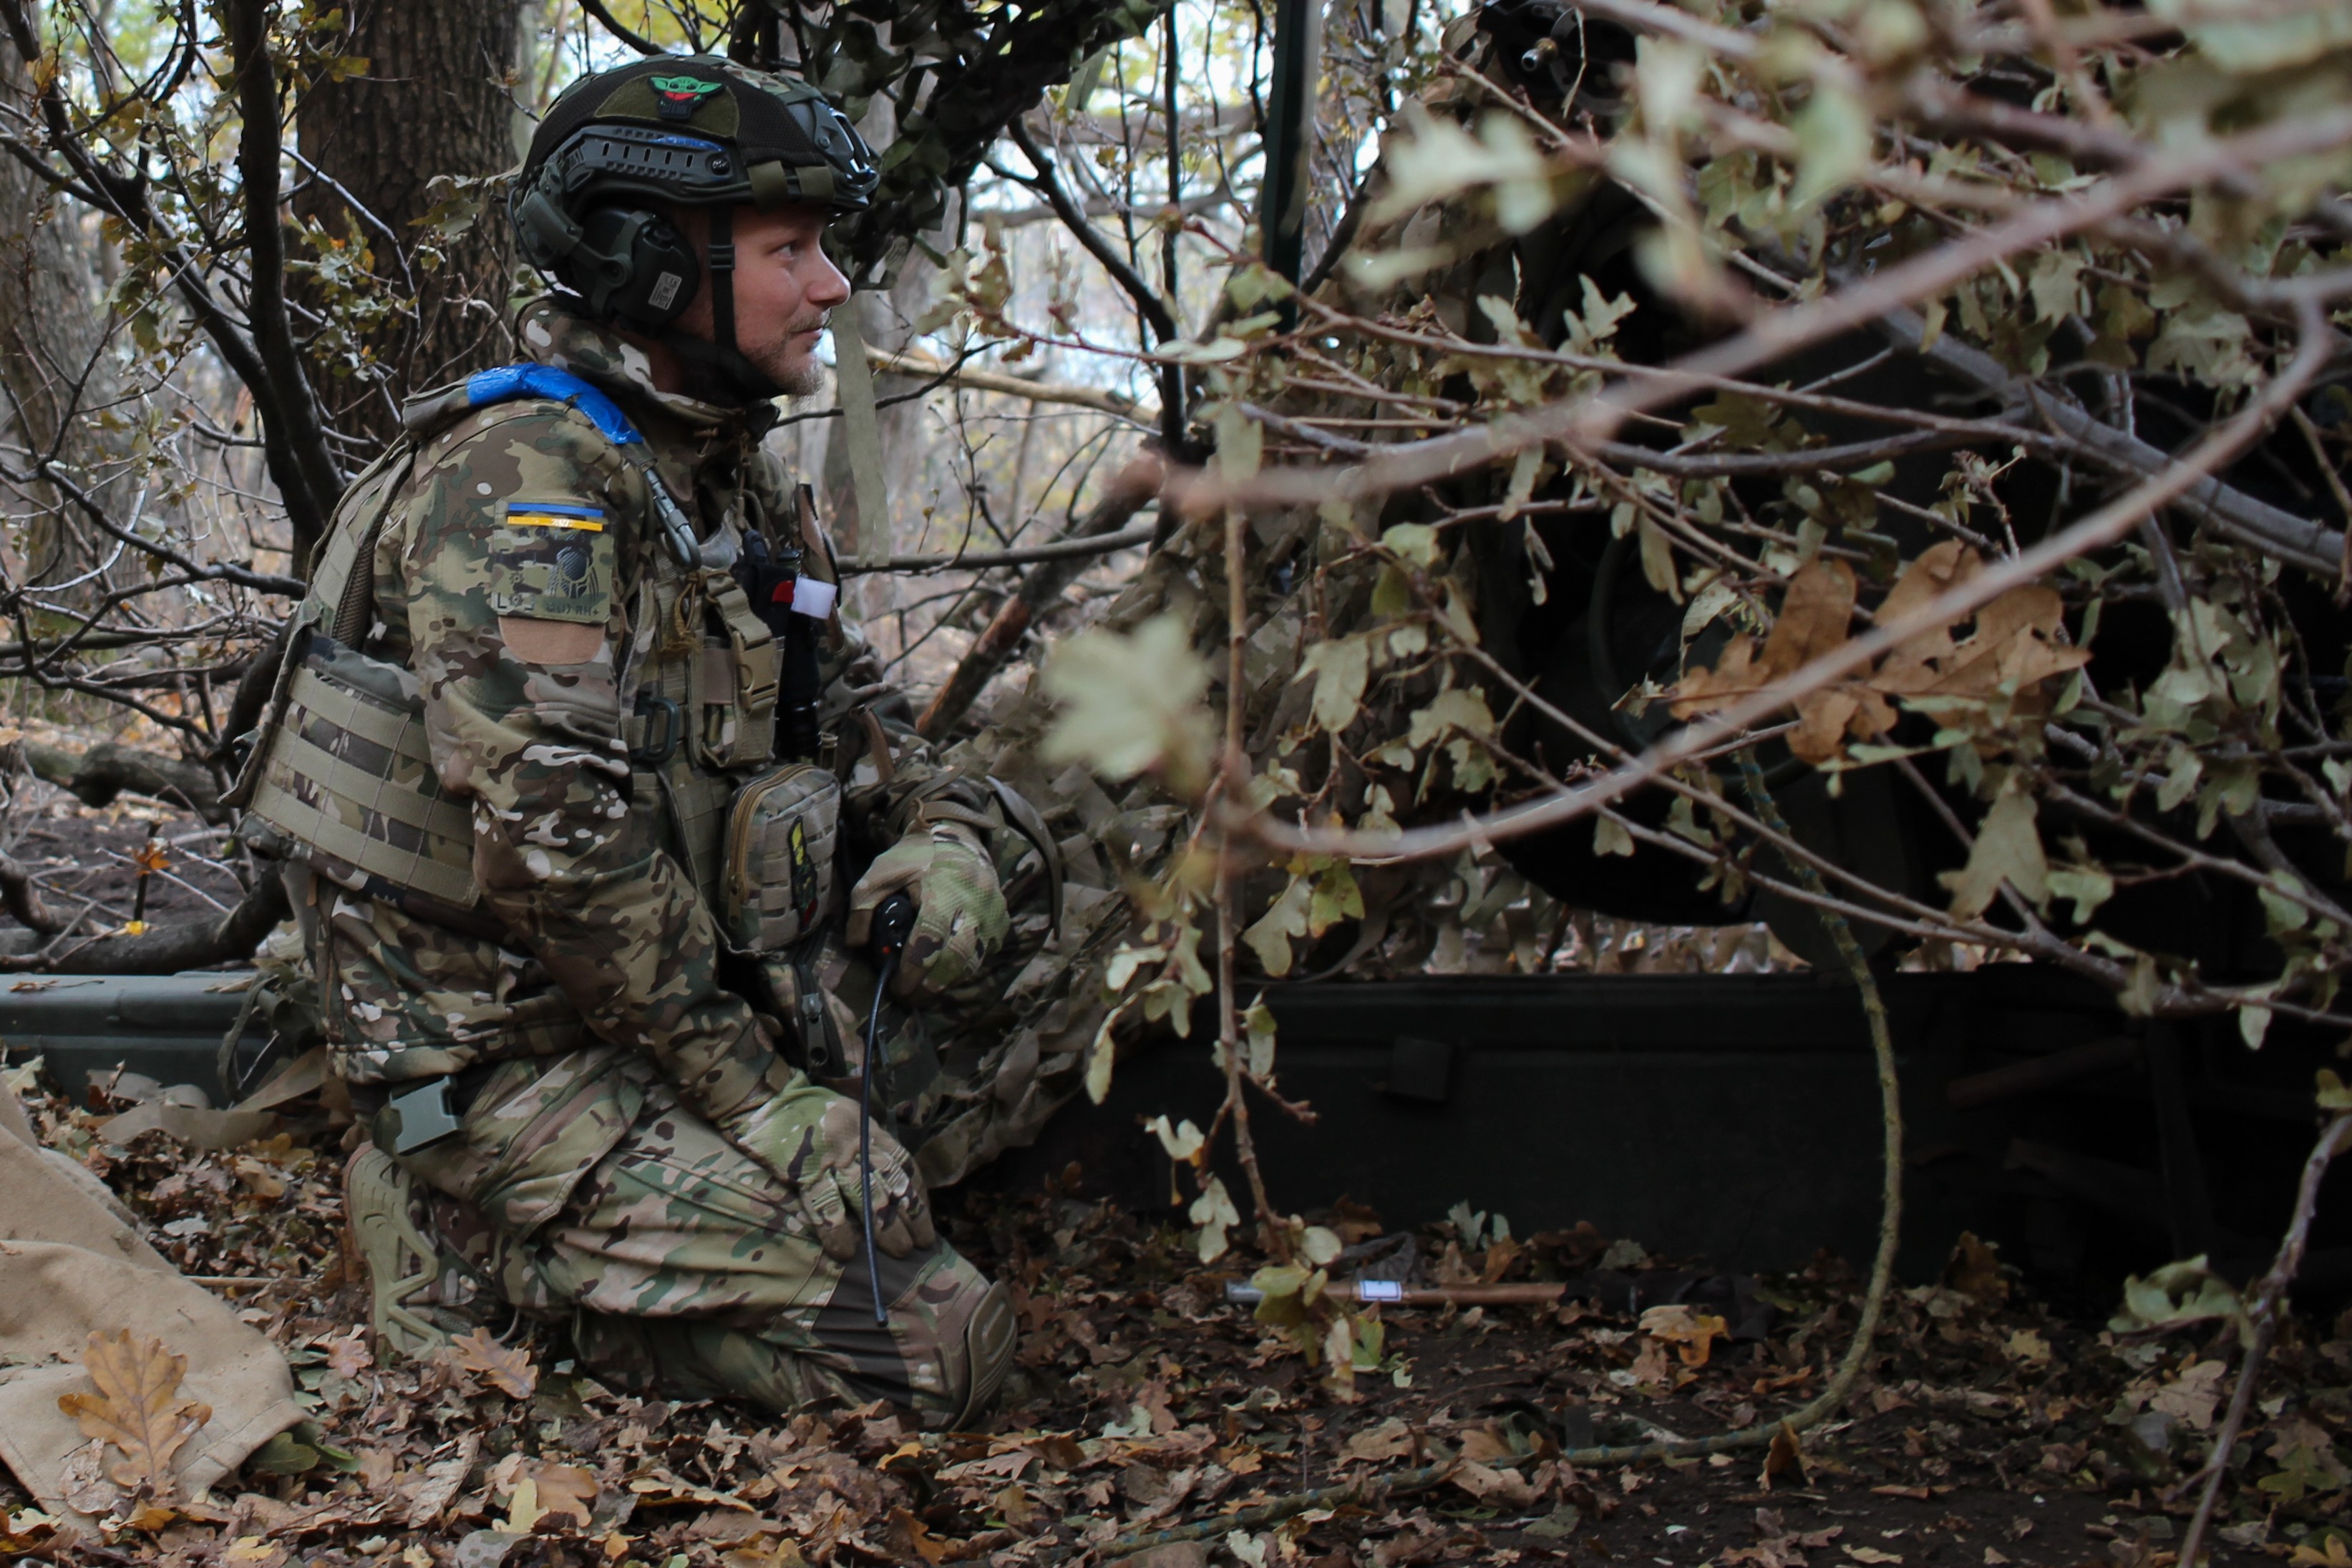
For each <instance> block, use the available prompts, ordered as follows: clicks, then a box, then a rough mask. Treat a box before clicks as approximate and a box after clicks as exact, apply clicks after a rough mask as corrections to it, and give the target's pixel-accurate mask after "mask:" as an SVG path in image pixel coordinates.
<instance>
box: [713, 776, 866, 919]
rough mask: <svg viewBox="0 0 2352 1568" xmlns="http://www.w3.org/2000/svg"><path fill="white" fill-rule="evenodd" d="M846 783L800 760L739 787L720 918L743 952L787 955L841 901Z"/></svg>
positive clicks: (730, 820)
mask: <svg viewBox="0 0 2352 1568" xmlns="http://www.w3.org/2000/svg"><path fill="white" fill-rule="evenodd" d="M840 843H841V783H840V780H838V779H835V778H834V776H833V773H832V770H831V769H829V768H820V767H817V766H815V765H814V764H813V763H806V762H792V763H786V764H785V765H784V766H782V767H781V768H774V769H772V770H771V771H769V772H766V773H762V774H761V775H760V776H759V777H758V778H756V779H752V780H751V782H750V783H748V784H746V785H744V786H743V787H742V788H741V789H739V790H737V791H736V792H735V799H734V800H733V802H732V803H731V804H730V806H729V807H728V809H727V836H726V846H727V858H726V862H725V865H724V867H723V870H722V873H721V876H720V882H719V924H720V926H721V928H722V930H723V932H724V934H725V936H726V938H727V940H728V942H729V943H730V945H732V946H734V947H735V948H736V949H737V950H738V951H740V952H747V953H759V954H781V953H782V952H783V951H784V950H785V949H786V948H788V947H790V946H793V944H794V943H796V942H799V941H800V940H801V939H802V938H803V937H805V936H808V935H809V934H810V933H811V932H813V931H815V930H818V929H820V928H821V927H822V926H823V925H824V923H825V922H826V921H828V920H830V919H831V918H832V917H833V915H834V913H835V906H836V904H837V903H838V902H839V901H838V899H837V897H836V894H837V892H838V889H837V887H836V885H835V884H836V882H837V881H838V878H837V876H836V874H835V859H836V852H837V851H838V849H839V846H840Z"/></svg>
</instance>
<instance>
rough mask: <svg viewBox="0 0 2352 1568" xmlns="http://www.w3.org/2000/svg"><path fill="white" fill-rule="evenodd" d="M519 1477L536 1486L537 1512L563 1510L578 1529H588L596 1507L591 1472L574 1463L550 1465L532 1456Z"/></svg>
mask: <svg viewBox="0 0 2352 1568" xmlns="http://www.w3.org/2000/svg"><path fill="white" fill-rule="evenodd" d="M522 1479H524V1480H527V1481H530V1482H533V1483H535V1484H536V1485H537V1487H538V1489H539V1495H538V1503H539V1511H540V1513H541V1515H542V1516H544V1515H548V1514H556V1513H563V1514H569V1515H571V1516H572V1522H573V1523H574V1524H575V1525H577V1526H578V1527H579V1528H580V1529H582V1530H585V1529H587V1528H588V1521H589V1519H590V1517H591V1516H592V1515H593V1513H594V1511H595V1508H596V1493H597V1490H599V1489H598V1487H597V1485H596V1477H595V1475H594V1473H593V1471H590V1470H587V1469H583V1468H582V1467H580V1466H578V1465H558V1464H551V1463H549V1462H547V1461H546V1460H543V1459H534V1460H532V1461H530V1462H529V1463H527V1464H525V1465H524V1466H523V1468H522Z"/></svg>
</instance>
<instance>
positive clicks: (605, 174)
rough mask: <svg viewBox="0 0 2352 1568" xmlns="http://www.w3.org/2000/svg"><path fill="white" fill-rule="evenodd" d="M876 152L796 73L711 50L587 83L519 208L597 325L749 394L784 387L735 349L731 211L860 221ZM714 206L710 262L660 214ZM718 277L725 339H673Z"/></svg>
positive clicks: (717, 312)
mask: <svg viewBox="0 0 2352 1568" xmlns="http://www.w3.org/2000/svg"><path fill="white" fill-rule="evenodd" d="M880 178H881V172H880V171H879V170H878V169H877V167H876V166H875V161H874V151H873V149H872V148H870V147H868V146H867V145H866V139H865V138H864V137H862V136H860V135H859V134H858V133H857V128H856V126H854V125H852V124H851V123H850V122H849V120H848V118H847V117H846V116H845V115H844V114H843V113H842V112H841V110H839V109H837V108H835V106H834V104H833V102H832V101H831V100H830V99H827V98H826V97H825V96H824V94H823V93H821V92H819V91H818V90H817V89H815V88H814V87H811V86H810V85H809V84H808V83H807V82H804V81H803V80H801V79H800V78H797V77H793V76H788V75H785V74H783V73H782V72H775V71H761V70H754V69H752V68H750V67H748V66H745V65H741V64H740V63H738V62H736V61H733V60H730V59H726V58H723V57H718V56H714V55H663V56H658V57H654V58H650V59H644V60H638V61H635V62H634V63H632V64H630V65H625V66H621V67H618V68H615V69H613V70H608V71H599V72H597V73H596V74H595V75H594V76H591V77H585V78H582V79H581V80H580V81H578V82H575V83H574V84H572V87H570V88H568V89H565V91H564V93H563V95H562V97H561V98H558V99H556V100H555V103H554V106H553V107H552V108H551V109H550V110H548V113H547V118H546V119H545V120H541V121H540V124H539V130H538V131H537V132H536V133H535V134H534V135H533V136H532V137H531V140H530V153H529V155H528V156H527V157H526V158H525V159H524V160H523V166H522V172H521V175H520V178H519V179H518V180H517V181H516V182H515V187H514V191H513V193H512V195H511V196H509V200H508V214H509V217H511V219H512V220H513V223H514V226H515V234H516V237H517V239H518V241H519V242H520V246H521V249H522V254H523V258H524V259H525V260H527V261H529V262H530V264H531V265H532V266H533V267H537V268H539V269H540V270H541V272H543V273H546V274H547V275H548V276H549V277H553V278H555V279H556V280H558V281H559V282H561V283H562V284H563V285H564V286H565V287H569V288H571V289H572V290H573V291H574V292H576V293H577V294H579V295H580V297H581V298H583V300H584V301H585V302H586V304H587V307H588V310H589V313H590V314H591V315H593V316H594V317H596V318H597V319H600V320H614V321H618V322H620V323H622V324H623V325H625V326H627V327H631V328H634V329H636V330H639V331H642V332H645V333H646V334H648V335H650V336H653V337H655V338H656V339H658V340H661V341H663V342H665V343H667V344H668V345H669V346H670V348H671V349H673V350H676V351H677V352H678V353H679V354H681V355H682V356H684V357H685V358H687V359H689V360H692V361H699V362H701V363H703V364H706V365H707V366H709V368H710V369H711V370H713V371H717V372H718V373H719V376H720V377H721V378H722V379H724V380H726V381H728V382H733V383H734V384H735V385H736V387H737V388H738V389H739V390H740V391H741V392H743V393H744V395H745V396H747V397H769V396H772V395H774V393H775V392H776V391H777V390H778V389H777V388H776V387H775V386H774V385H773V384H772V383H771V382H769V381H768V379H767V377H766V375H765V374H764V373H763V372H762V371H760V370H759V369H758V368H757V367H756V366H754V365H752V364H751V361H749V360H748V359H746V358H745V357H744V355H743V353H742V351H741V350H740V349H739V348H738V347H737V346H736V339H735V291H734V279H733V273H734V268H735V241H734V234H735V225H734V217H733V212H734V209H735V208H736V207H737V206H739V205H742V204H750V205H751V206H754V207H757V208H759V209H760V210H761V211H762V212H765V211H769V210H772V209H773V208H776V207H780V206H783V205H786V204H791V203H811V204H816V205H820V206H824V207H829V208H832V209H833V210H835V211H836V212H856V211H859V210H862V209H863V208H864V207H865V206H866V204H867V203H868V201H869V200H871V198H872V196H873V194H874V187H875V185H876V183H877V182H878V181H879V179H880ZM682 206H694V207H708V208H709V209H710V239H709V248H708V251H707V253H706V254H705V255H704V256H696V255H695V254H694V252H693V249H692V247H691V246H689V245H688V243H687V240H686V236H685V235H682V234H680V233H679V232H678V229H677V225H674V224H672V223H671V222H670V221H669V220H668V219H667V217H665V216H664V215H663V210H664V209H665V208H670V207H682ZM706 273H707V274H709V285H710V291H711V292H710V313H711V327H712V333H711V336H712V341H710V342H708V343H706V342H703V341H702V340H700V339H698V338H689V337H688V336H686V335H685V334H684V333H680V332H676V331H674V330H672V328H671V324H672V323H673V322H675V321H676V320H677V318H678V316H679V315H680V313H682V312H683V311H684V310H685V309H686V308H688V306H689V305H691V304H693V303H694V298H695V296H696V294H697V293H698V292H699V291H700V289H701V287H702V284H703V275H704V274H706Z"/></svg>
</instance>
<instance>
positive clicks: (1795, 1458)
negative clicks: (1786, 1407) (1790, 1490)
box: [1761, 1421, 1805, 1491]
mask: <svg viewBox="0 0 2352 1568" xmlns="http://www.w3.org/2000/svg"><path fill="white" fill-rule="evenodd" d="M1761 1479H1762V1481H1763V1487H1764V1490H1766V1491H1770V1490H1772V1489H1773V1488H1774V1487H1776V1486H1778V1485H1780V1483H1781V1482H1782V1480H1784V1479H1786V1480H1789V1481H1791V1482H1793V1483H1795V1484H1796V1485H1798V1486H1802V1485H1804V1484H1805V1451H1804V1449H1803V1448H1801V1447H1799V1446H1798V1443H1797V1429H1796V1428H1795V1427H1791V1426H1790V1425H1789V1424H1788V1423H1787V1422H1786V1421H1783V1422H1781V1423H1780V1430H1779V1431H1777V1432H1775V1433H1773V1434H1772V1446H1771V1447H1770V1448H1767V1449H1765V1450H1764V1474H1763V1476H1762V1478H1761Z"/></svg>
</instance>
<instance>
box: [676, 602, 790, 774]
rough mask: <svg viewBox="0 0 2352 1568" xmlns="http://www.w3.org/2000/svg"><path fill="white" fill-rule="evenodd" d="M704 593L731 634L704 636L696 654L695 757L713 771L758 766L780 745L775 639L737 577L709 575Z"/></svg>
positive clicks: (693, 733) (693, 734)
mask: <svg viewBox="0 0 2352 1568" xmlns="http://www.w3.org/2000/svg"><path fill="white" fill-rule="evenodd" d="M702 592H703V595H704V598H705V601H707V602H708V603H709V606H710V608H711V609H713V610H715V611H716V612H718V614H719V621H720V622H721V623H722V624H723V625H724V626H725V627H726V628H727V634H726V636H725V637H724V638H723V639H722V638H716V637H711V638H705V639H704V640H703V645H702V647H701V648H700V650H699V651H698V653H697V655H696V668H695V681H694V686H695V690H694V699H695V722H694V724H693V726H692V727H691V730H690V738H691V741H692V745H693V749H694V754H695V756H696V757H697V758H698V759H700V760H701V761H702V762H703V763H704V764H705V765H706V766H708V767H711V768H747V767H752V766H756V765H757V764H759V763H761V762H765V761H766V760H767V759H768V758H770V757H771V756H772V755H773V754H774V752H775V747H776V682H777V676H778V674H779V671H778V668H777V664H778V658H779V651H778V649H777V647H776V642H775V637H774V635H773V634H772V632H769V630H768V627H767V623H766V622H763V621H761V619H760V618H759V616H758V615H756V614H754V613H753V612H752V610H751V601H750V600H748V599H746V598H745V597H744V595H743V588H742V585H741V584H740V583H739V582H737V581H736V580H734V579H733V578H732V577H730V576H728V575H727V574H726V573H724V572H715V571H714V572H707V573H705V574H704V575H703V579H702Z"/></svg>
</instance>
